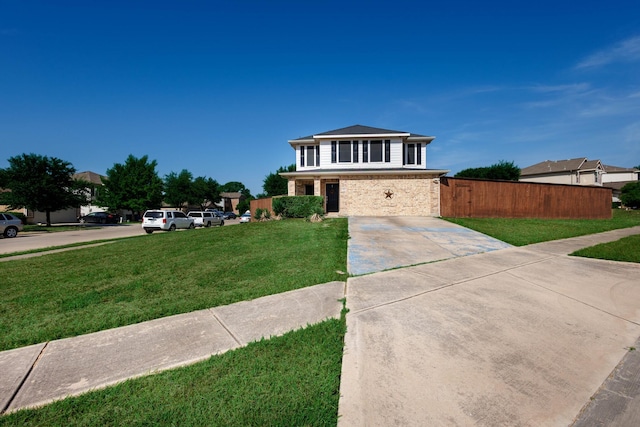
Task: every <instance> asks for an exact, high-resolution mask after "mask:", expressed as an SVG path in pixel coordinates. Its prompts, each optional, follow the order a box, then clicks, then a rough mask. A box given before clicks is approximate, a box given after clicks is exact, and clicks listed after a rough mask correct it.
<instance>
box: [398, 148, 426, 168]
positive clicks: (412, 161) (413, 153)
mask: <svg viewBox="0 0 640 427" xmlns="http://www.w3.org/2000/svg"><path fill="white" fill-rule="evenodd" d="M402 164H403V165H421V164H422V144H402Z"/></svg>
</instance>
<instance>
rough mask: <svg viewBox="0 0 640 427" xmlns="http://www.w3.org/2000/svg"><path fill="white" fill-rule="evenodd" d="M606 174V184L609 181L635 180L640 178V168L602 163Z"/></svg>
mask: <svg viewBox="0 0 640 427" xmlns="http://www.w3.org/2000/svg"><path fill="white" fill-rule="evenodd" d="M602 167H603V168H604V170H605V171H606V174H605V175H604V176H603V177H602V182H603V183H604V184H606V183H608V182H633V181H638V180H640V170H639V169H636V168H623V167H619V166H611V165H602Z"/></svg>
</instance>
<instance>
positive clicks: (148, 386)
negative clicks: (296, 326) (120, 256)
mask: <svg viewBox="0 0 640 427" xmlns="http://www.w3.org/2000/svg"><path fill="white" fill-rule="evenodd" d="M344 333H345V320H344V316H343V318H342V319H340V320H336V319H333V320H328V321H325V322H323V323H320V324H317V325H314V326H309V327H307V328H305V329H301V330H297V331H294V332H289V333H287V334H285V335H284V336H281V337H277V338H272V339H270V340H263V341H259V342H255V343H252V344H249V345H248V346H247V347H245V348H241V349H237V350H234V351H230V352H228V353H225V354H222V355H219V356H214V357H212V358H210V359H209V360H207V361H204V362H200V363H197V364H195V365H191V366H188V367H185V368H179V369H174V370H171V371H166V372H162V373H159V374H156V375H151V376H148V377H143V378H138V379H133V380H128V381H126V382H124V383H121V384H118V385H116V386H113V387H109V388H107V389H104V390H99V391H94V392H91V393H87V394H84V395H81V396H77V397H72V398H67V399H64V400H61V401H58V402H54V403H52V404H50V405H47V406H44V407H42V408H39V409H30V410H23V411H19V412H15V413H12V414H9V415H6V416H4V417H0V426H15V425H20V426H94V425H100V426H116V425H118V426H119V425H127V426H143V425H144V426H150V425H180V426H266V425H271V426H289V425H291V426H294V425H295V426H335V425H336V424H337V419H338V400H339V389H340V372H341V365H342V348H343V342H344Z"/></svg>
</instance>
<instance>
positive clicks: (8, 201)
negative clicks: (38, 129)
mask: <svg viewBox="0 0 640 427" xmlns="http://www.w3.org/2000/svg"><path fill="white" fill-rule="evenodd" d="M75 172H76V170H75V168H74V167H73V166H72V165H71V163H69V162H66V161H64V160H61V159H58V158H56V157H47V156H41V155H38V154H33V153H32V154H22V155H20V156H15V157H10V158H9V167H8V168H6V169H2V170H1V172H0V181H1V182H0V186H2V187H3V188H6V189H9V190H11V191H6V192H3V193H1V194H0V202H1V203H2V204H5V205H9V207H10V209H18V208H22V207H25V208H27V209H30V210H34V211H40V212H44V213H45V214H46V218H47V219H46V221H47V226H51V212H55V211H59V210H62V209H67V208H72V207H78V206H80V205H82V204H84V203H86V202H87V195H86V193H85V191H84V190H85V188H86V186H87V183H86V182H84V181H76V180H74V179H73V177H72V175H73V174H74V173H75Z"/></svg>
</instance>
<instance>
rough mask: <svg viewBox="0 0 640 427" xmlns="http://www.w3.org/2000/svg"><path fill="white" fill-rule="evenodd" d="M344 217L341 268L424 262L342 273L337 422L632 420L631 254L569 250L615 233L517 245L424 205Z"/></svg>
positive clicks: (637, 326)
mask: <svg viewBox="0 0 640 427" xmlns="http://www.w3.org/2000/svg"><path fill="white" fill-rule="evenodd" d="M349 226H350V229H349V232H350V237H351V240H352V241H353V242H350V245H349V250H350V252H351V251H355V253H350V254H349V271H350V273H352V274H362V273H368V272H374V271H380V270H384V269H388V268H393V267H397V266H401V265H412V264H418V263H422V264H420V265H414V266H411V267H407V268H401V269H393V270H387V271H382V272H378V273H374V274H364V275H361V276H359V277H350V278H349V279H348V281H347V291H346V301H347V308H348V310H349V312H348V313H347V333H346V336H345V349H344V357H343V364H342V375H341V386H340V405H339V419H338V425H339V426H342V427H344V426H372V425H420V426H422V425H433V426H436V425H438V426H439V425H482V426H543V425H544V426H567V425H572V424H573V423H574V422H576V423H577V424H576V425H610V426H626V425H638V421H640V410H636V409H634V408H639V407H640V405H638V402H640V393H639V392H638V381H637V378H640V363H639V362H638V361H637V360H635V359H634V360H629V359H630V358H634V357H635V356H636V355H637V354H638V351H632V350H633V349H634V348H637V347H638V345H639V343H640V340H638V337H639V336H640V282H639V281H638V277H640V265H638V264H633V263H621V262H612V261H603V260H594V259H586V258H578V257H569V256H567V255H568V253H570V252H571V251H573V250H575V249H578V248H579V247H583V246H589V245H590V244H595V243H600V242H606V241H613V240H617V239H618V238H620V237H621V234H624V233H612V232H609V233H601V234H600V235H593V236H590V237H589V239H588V241H589V243H590V244H584V243H586V240H585V239H584V238H576V239H567V240H566V241H560V242H553V243H549V244H539V245H531V246H530V247H522V248H516V247H508V246H500V245H498V244H495V242H491V240H492V239H490V238H486V236H484V238H482V237H479V236H477V235H476V234H475V233H468V232H466V231H461V230H459V229H458V228H457V227H455V226H454V225H451V224H448V223H445V222H444V221H441V220H437V219H432V218H375V219H370V218H353V219H352V220H350V224H349ZM445 229H448V230H445ZM626 232H628V234H638V232H640V230H626ZM361 234H362V235H361ZM464 236H469V239H468V240H467V239H465V238H464ZM485 238H486V239H485ZM376 243H379V247H376V245H375V244H376ZM500 247H502V248H503V249H502V250H496V249H500ZM565 249H566V250H567V251H564V250H565ZM474 251H475V252H476V253H475V254H473V253H474ZM478 252H483V253H478ZM461 255H468V256H461ZM369 256H373V260H369V261H370V262H368V261H367V259H366V258H367V257H369ZM387 256H388V257H389V258H391V259H385V257H387ZM437 260H442V261H441V262H429V261H437ZM618 373H619V374H618ZM610 376H611V377H612V378H613V379H614V380H615V381H614V382H613V384H609V383H605V380H607V378H608V377H610ZM619 376H626V377H627V378H622V380H621V381H618V380H617V378H618V377H619ZM634 378H635V380H634ZM599 390H600V391H601V392H599ZM620 390H623V392H620ZM634 390H635V391H634ZM600 396H602V397H600ZM595 403H598V405H596V404H595ZM634 421H635V422H634Z"/></svg>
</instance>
